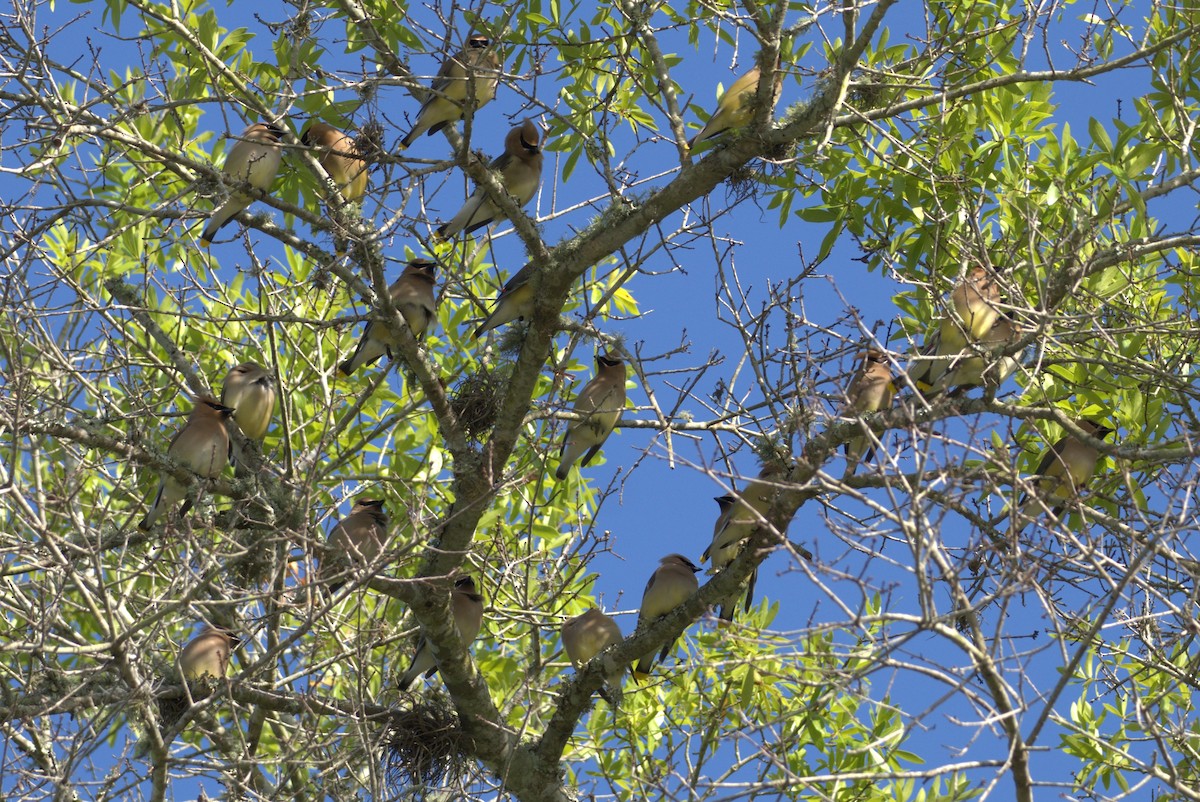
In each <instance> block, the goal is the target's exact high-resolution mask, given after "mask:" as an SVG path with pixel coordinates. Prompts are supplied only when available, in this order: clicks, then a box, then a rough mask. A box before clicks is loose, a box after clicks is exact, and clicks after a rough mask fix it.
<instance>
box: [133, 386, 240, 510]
mask: <svg viewBox="0 0 1200 802" xmlns="http://www.w3.org/2000/svg"><path fill="white" fill-rule="evenodd" d="M232 414H233V409H232V408H230V407H227V406H224V405H223V404H219V403H217V400H216V399H215V398H212V397H210V396H201V397H200V398H199V399H197V401H196V406H195V408H194V409H192V414H191V415H189V416H188V419H187V423H185V424H184V426H183V428H182V429H180V430H179V431H178V432H177V433H176V434H175V436H174V437H173V438H171V445H170V446H168V447H167V457H168V459H171V460H173V461H175V462H177V463H179V464H180V465H181V466H183V467H184V468H187V469H188V470H189V471H191V472H192V473H195V474H198V475H199V476H201V477H202V478H205V479H214V478H216V477H218V476H220V475H221V472H222V471H224V470H225V466H226V465H228V464H229V454H230V440H229V430H228V429H226V428H225V427H226V425H227V421H228V420H229V417H230V416H231V415H232ZM186 496H187V488H186V487H184V486H183V485H181V484H180V483H179V482H178V480H176V479H175V477H174V476H172V475H171V474H169V473H166V474H163V477H162V481H161V482H160V483H159V485H158V493H157V494H156V495H155V496H154V503H153V504H151V505H150V511H149V512H147V513H146V517H145V518H143V519H142V521H141V523H139V524H138V529H141V530H142V531H143V532H148V531H149V530H150V527H152V526H154V522H155V521H157V520H158V517H159V516H160V515H162V514H163V513H164V512H167V511H169V510H170V509H171V507H173V506H175V504H176V503H178V502H179V501H180V500H183V499H185V497H186ZM191 508H192V502H191V499H187V500H186V501H184V504H183V507H182V508H181V509H180V511H179V514H180V515H186V514H187V511H188V510H190V509H191Z"/></svg>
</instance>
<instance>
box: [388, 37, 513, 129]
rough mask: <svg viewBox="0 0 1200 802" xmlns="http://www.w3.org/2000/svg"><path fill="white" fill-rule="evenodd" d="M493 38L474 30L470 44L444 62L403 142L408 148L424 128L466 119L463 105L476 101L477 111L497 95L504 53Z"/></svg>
mask: <svg viewBox="0 0 1200 802" xmlns="http://www.w3.org/2000/svg"><path fill="white" fill-rule="evenodd" d="M489 45H491V40H490V39H488V38H487V37H486V36H484V35H482V34H472V35H471V37H470V38H469V39H467V46H466V48H464V49H463V51H462V52H460V53H459V54H458V55H457V56H454V57H453V58H447V59H446V60H445V61H443V62H442V66H441V68H440V69H439V70H438V74H437V77H436V78H434V79H433V85H432V87H431V88H430V92H429V96H428V97H427V98H426V99H425V103H424V104H423V105H422V106H421V110H420V111H419V112H417V122H416V124H414V125H413V128H412V130H411V131H409V132H408V135H407V136H405V137H404V139H403V140H402V141H401V142H400V147H401V148H402V149H403V148H407V147H408V146H409V145H411V144H412V143H413V142H415V141H416V140H417V137H419V136H420V135H421V134H422V133H423V132H427V134H426V135H427V136H432V135H434V134H436V133H437V132H438V131H440V130H442V129H443V128H445V127H446V126H447V125H448V124H449V123H452V122H455V121H457V120H460V119H462V117H463V109H464V108H465V107H466V105H467V104H468V103H474V104H475V106H474V111H479V109H481V108H483V106H484V104H486V103H489V102H490V101H491V100H492V99H493V98H494V97H496V87H497V85H499V83H500V54H499V53H498V52H496V50H494V49H489Z"/></svg>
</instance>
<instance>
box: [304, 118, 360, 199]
mask: <svg viewBox="0 0 1200 802" xmlns="http://www.w3.org/2000/svg"><path fill="white" fill-rule="evenodd" d="M300 143H301V144H303V145H307V146H308V147H310V148H316V149H317V151H318V153H317V161H318V162H320V164H321V167H322V168H323V169H324V170H325V172H326V174H327V175H328V176H329V178H330V179H331V180H332V181H333V185H334V186H336V187H337V190H338V192H339V193H341V196H342V198H343V199H344V200H345V201H346V203H357V202H358V201H360V200H362V197H363V195H365V194H366V193H367V162H366V161H365V160H364V159H363V158H362V157H361V156H360V155H359V150H358V144H357V143H356V142H355V141H354V139H353V137H351V136H350V135H349V134H345V133H343V132H341V131H339V130H338V129H336V128H334V127H333V126H332V125H326V124H325V123H321V122H310V123H309V124H308V126H306V127H305V129H304V132H303V133H301V134H300Z"/></svg>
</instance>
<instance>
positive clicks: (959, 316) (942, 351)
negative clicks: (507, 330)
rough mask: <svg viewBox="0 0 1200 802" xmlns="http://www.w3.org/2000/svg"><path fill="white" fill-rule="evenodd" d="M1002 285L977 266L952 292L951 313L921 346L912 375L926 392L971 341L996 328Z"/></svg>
mask: <svg viewBox="0 0 1200 802" xmlns="http://www.w3.org/2000/svg"><path fill="white" fill-rule="evenodd" d="M999 303H1000V284H999V282H998V281H997V280H996V275H995V274H994V273H993V272H992V271H991V270H989V269H988V268H986V267H983V266H982V265H976V266H975V267H973V268H972V269H971V272H970V273H968V274H967V277H966V278H965V279H963V280H962V281H960V282H959V283H958V284H957V285H955V287H954V289H953V290H951V292H950V310H949V312H950V314H948V315H947V316H946V317H944V318H942V319H941V321H940V322H939V323H938V328H937V331H935V332H934V334H933V336H932V337H930V338H929V340H928V341H927V342H926V343H925V347H924V348H922V349H921V357H924V358H920V357H919V358H918V359H917V360H916V365H915V366H914V367H913V368H912V369H910V370H909V372H908V376H909V379H911V380H912V382H913V385H914V386H915V387H916V388H917V389H918V390H919V391H920V392H921V394H922V395H924V394H926V393H929V392H931V391H932V389H933V387H934V386H935V385H936V384H937V383H938V380H939V379H941V377H942V376H943V375H944V374H945V373H946V371H947V370H948V369H949V368H950V362H951V361H952V360H951V358H952V357H955V356H957V355H958V354H960V353H962V351H963V349H965V348H966V347H967V344H968V343H978V342H979V341H980V340H982V339H983V338H984V337H986V336H987V335H988V333H989V332H990V331H991V330H992V326H994V325H995V324H996V320H997V319H998V318H999V316H1000V307H999Z"/></svg>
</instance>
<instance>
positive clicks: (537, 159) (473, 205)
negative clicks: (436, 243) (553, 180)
mask: <svg viewBox="0 0 1200 802" xmlns="http://www.w3.org/2000/svg"><path fill="white" fill-rule="evenodd" d="M542 161H543V156H542V134H541V131H539V130H538V128H537V126H536V125H534V124H533V123H532V122H531V121H530V120H526V121H525V122H523V123H522V124H521V125H518V126H517V127H515V128H513V129H512V130H511V131H509V132H508V135H507V136H506V137H504V153H502V154H500V155H499V156H497V157H496V158H495V159H493V160H492V162H491V164H489V165H488V169H489V170H491V171H492V172H493V173H496V174H497V178H498V179H499V181H500V185H501V186H502V187H503V188H504V191H505V192H507V193H508V194H509V195H511V196H512V198H513V201H514V202H515V203H516V204H517V206H524V205H525V204H527V203H529V201H531V200H533V196H534V194H535V193H536V192H537V188H538V186H539V185H540V184H541V183H542ZM507 219H508V215H507V214H506V213H505V212H504V211H503V210H502V209H501V208H500V207H499V206H498V205H497V204H496V202H495V201H494V200H493V199H492V196H491V194H490V193H489V192H488V190H487V189H485V188H484V187H483V186H477V187H475V191H474V192H473V193H472V194H471V197H469V198H467V201H466V203H464V204H463V205H462V208H461V209H459V210H458V213H457V214H456V215H454V217H453V218H452V219H451V220H450V222H448V223H443V224H442V225H441V226H439V227H438V229H437V232H436V233H435V237H434V238H435V239H438V240H447V239H450V238H452V237H454V236H456V235H457V234H458V233H459V232H463V233H466V234H471V233H473V232H475V231H478V230H479V229H481V228H485V227H487V226H490V225H491V224H492V223H497V222H499V221H501V220H507Z"/></svg>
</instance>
